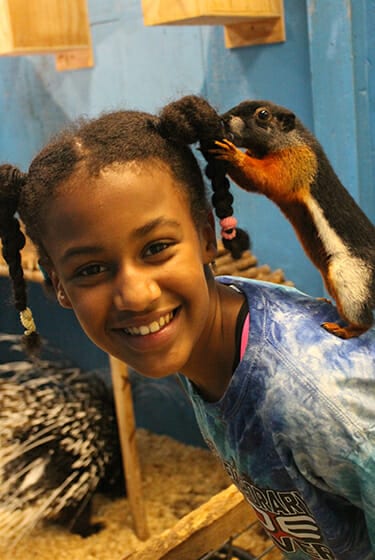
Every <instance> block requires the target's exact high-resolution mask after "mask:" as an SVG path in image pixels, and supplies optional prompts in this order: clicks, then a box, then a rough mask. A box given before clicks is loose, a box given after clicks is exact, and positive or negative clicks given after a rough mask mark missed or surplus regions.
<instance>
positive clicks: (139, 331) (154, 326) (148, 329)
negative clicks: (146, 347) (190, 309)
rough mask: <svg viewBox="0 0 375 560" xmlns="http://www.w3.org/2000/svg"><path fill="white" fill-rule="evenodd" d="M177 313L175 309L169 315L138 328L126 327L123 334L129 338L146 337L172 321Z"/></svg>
mask: <svg viewBox="0 0 375 560" xmlns="http://www.w3.org/2000/svg"><path fill="white" fill-rule="evenodd" d="M177 311H178V310H177V309H175V310H174V311H170V312H169V313H166V314H165V315H162V316H161V317H159V319H158V320H154V321H152V322H151V323H149V324H147V325H140V326H139V327H127V328H125V329H123V330H124V333H125V334H128V335H130V336H146V335H148V334H153V333H157V332H159V331H160V330H161V329H162V328H164V327H166V326H167V325H168V324H169V323H170V322H171V321H172V319H173V317H174V316H175V315H176V313H177Z"/></svg>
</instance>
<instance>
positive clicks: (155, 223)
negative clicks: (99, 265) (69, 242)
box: [61, 217, 181, 263]
mask: <svg viewBox="0 0 375 560" xmlns="http://www.w3.org/2000/svg"><path fill="white" fill-rule="evenodd" d="M162 226H169V227H173V228H175V229H177V230H179V231H180V230H181V224H180V223H179V222H177V221H175V220H171V219H168V218H163V217H160V218H155V219H154V220H151V221H150V222H147V224H144V225H143V226H140V227H139V228H136V229H135V230H134V232H133V234H132V235H133V237H134V238H137V239H140V238H142V237H144V236H145V235H148V234H149V233H151V232H152V231H153V230H154V229H156V228H158V227H162ZM101 251H102V247H100V246H95V245H82V246H79V247H72V248H71V249H67V250H66V251H65V253H64V254H63V256H62V257H61V262H62V263H65V262H66V261H67V260H69V259H70V258H72V257H75V256H77V255H95V254H97V253H100V252H101Z"/></svg>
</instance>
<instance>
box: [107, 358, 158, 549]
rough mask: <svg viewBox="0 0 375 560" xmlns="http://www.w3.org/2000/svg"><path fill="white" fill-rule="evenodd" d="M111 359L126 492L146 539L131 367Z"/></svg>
mask: <svg viewBox="0 0 375 560" xmlns="http://www.w3.org/2000/svg"><path fill="white" fill-rule="evenodd" d="M109 361H110V366H111V374H112V383H113V392H114V398H115V405H116V413H117V423H118V428H119V435H120V444H121V450H122V460H123V465H124V472H125V480H126V492H127V496H128V499H129V504H130V510H131V513H132V516H133V523H134V531H135V534H136V535H137V537H138V538H139V539H141V540H145V539H147V538H148V536H149V532H148V527H147V519H146V512H145V507H144V502H143V496H142V480H141V471H140V467H139V460H138V450H137V446H136V439H135V432H136V426H135V419H134V408H133V399H132V393H131V385H130V381H129V375H128V368H127V365H126V364H124V363H123V362H121V361H120V360H118V359H117V358H114V357H113V356H109Z"/></svg>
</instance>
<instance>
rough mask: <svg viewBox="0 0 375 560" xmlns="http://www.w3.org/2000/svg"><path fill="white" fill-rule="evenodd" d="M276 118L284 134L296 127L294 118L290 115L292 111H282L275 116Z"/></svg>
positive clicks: (293, 115)
mask: <svg viewBox="0 0 375 560" xmlns="http://www.w3.org/2000/svg"><path fill="white" fill-rule="evenodd" d="M277 118H278V119H279V121H280V123H281V127H282V129H283V130H284V132H289V131H290V130H293V128H294V127H295V125H296V116H295V114H294V113H292V111H283V112H282V113H279V114H278V115H277Z"/></svg>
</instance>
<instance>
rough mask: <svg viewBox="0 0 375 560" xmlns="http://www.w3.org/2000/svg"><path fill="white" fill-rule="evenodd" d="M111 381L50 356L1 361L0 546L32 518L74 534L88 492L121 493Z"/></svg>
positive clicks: (85, 522)
mask: <svg viewBox="0 0 375 560" xmlns="http://www.w3.org/2000/svg"><path fill="white" fill-rule="evenodd" d="M123 484H124V482H123V477H122V468H121V451H120V445H119V439H118V433H117V424H116V421H115V412H114V407H113V401H112V396H111V391H110V388H109V387H107V385H106V383H105V382H104V380H103V379H102V378H101V376H100V375H99V374H98V373H95V372H83V371H82V370H80V369H79V368H65V367H59V366H57V365H56V364H55V363H53V362H49V361H40V362H39V363H32V362H29V361H22V362H9V363H6V364H2V365H0V543H1V544H0V548H1V547H4V548H5V547H9V546H10V545H14V544H15V543H16V542H18V541H19V540H20V539H21V538H22V537H23V536H25V535H26V534H27V533H29V532H30V531H31V529H32V528H33V527H34V526H35V525H36V524H38V523H39V522H49V521H52V522H57V523H59V524H62V525H64V526H66V527H67V528H68V529H69V530H70V531H72V532H74V533H78V534H80V535H81V536H84V537H85V536H88V535H90V534H92V533H95V532H97V531H99V530H100V529H101V528H102V526H103V525H102V524H101V523H92V522H91V501H92V497H93V494H94V492H95V491H97V490H98V491H99V490H100V489H103V490H105V491H107V490H110V491H116V492H118V494H120V493H121V491H120V488H121V490H122V493H123Z"/></svg>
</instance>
